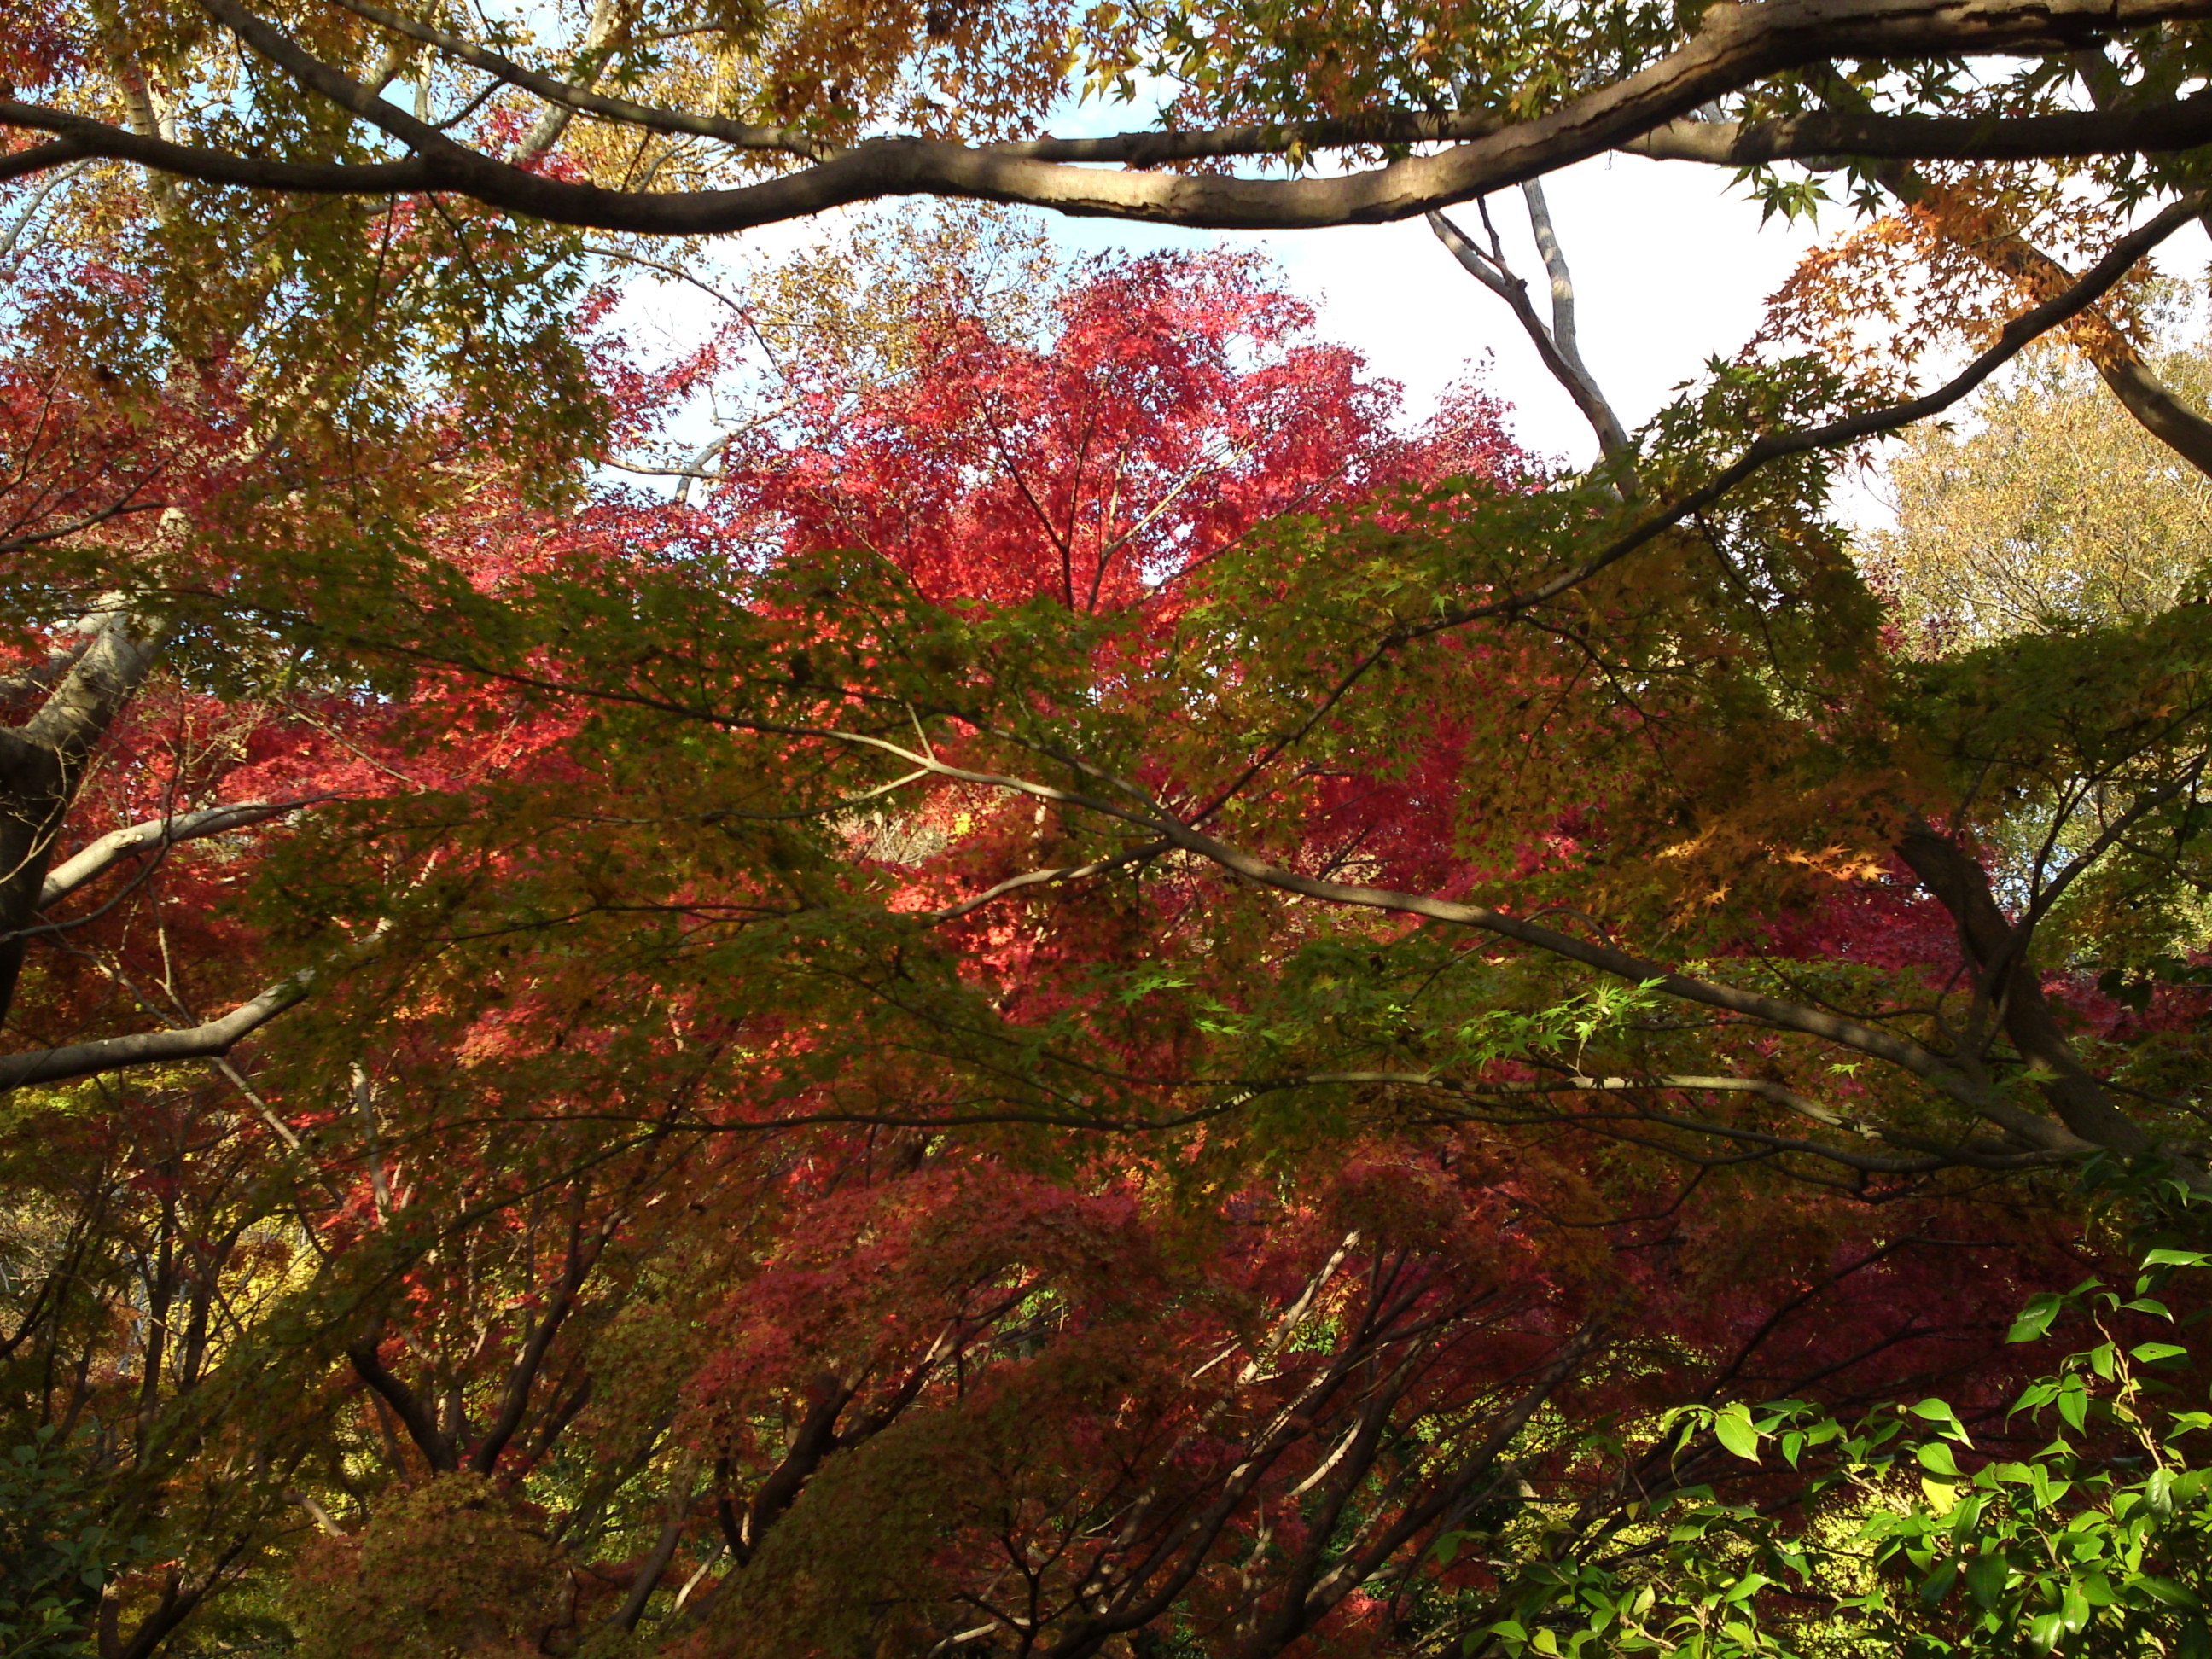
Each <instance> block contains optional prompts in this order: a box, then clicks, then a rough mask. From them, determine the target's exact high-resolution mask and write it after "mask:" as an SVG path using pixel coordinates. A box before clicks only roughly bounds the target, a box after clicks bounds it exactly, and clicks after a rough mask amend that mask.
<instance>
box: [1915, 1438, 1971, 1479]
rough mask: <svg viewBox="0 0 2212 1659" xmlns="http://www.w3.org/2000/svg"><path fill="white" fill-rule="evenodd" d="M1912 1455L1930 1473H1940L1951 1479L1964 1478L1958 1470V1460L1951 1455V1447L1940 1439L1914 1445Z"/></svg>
mask: <svg viewBox="0 0 2212 1659" xmlns="http://www.w3.org/2000/svg"><path fill="white" fill-rule="evenodd" d="M1912 1455H1914V1456H1915V1457H1917V1458H1918V1459H1919V1460H1920V1467H1921V1468H1923V1469H1926V1470H1927V1471H1928V1472H1929V1474H1940V1475H1942V1476H1943V1477H1944V1478H1946V1479H1947V1480H1964V1479H1966V1477H1965V1476H1964V1475H1963V1474H1960V1471H1959V1460H1958V1459H1957V1458H1955V1457H1954V1456H1952V1455H1951V1448H1950V1447H1949V1446H1948V1445H1947V1444H1946V1443H1944V1442H1942V1441H1941V1440H1930V1441H1928V1442H1926V1443H1924V1444H1922V1445H1918V1446H1915V1447H1914V1448H1913V1449H1912Z"/></svg>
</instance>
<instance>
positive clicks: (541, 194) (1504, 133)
mask: <svg viewBox="0 0 2212 1659" xmlns="http://www.w3.org/2000/svg"><path fill="white" fill-rule="evenodd" d="M201 4H202V7H203V9H204V10H206V11H207V12H208V13H209V14H210V15H211V16H212V17H214V18H215V19H216V21H219V22H220V23H222V25H223V26H224V27H227V28H228V29H229V30H230V31H231V33H233V34H234V35H235V36H236V38H237V39H238V40H240V43H241V44H242V45H244V46H246V47H247V48H248V49H249V50H251V51H252V52H254V53H255V54H256V55H258V56H259V57H261V58H264V59H265V60H267V61H268V62H269V63H270V64H273V65H275V66H276V67H277V68H278V69H280V70H283V72H284V73H286V74H288V75H289V76H292V77H293V78H294V79H295V80H296V81H297V82H299V83H300V84H301V86H302V87H304V88H307V90H308V91H309V92H310V93H311V94H313V95H315V96H317V97H319V98H321V99H323V100H326V101H328V102H329V103H331V104H333V105H335V106H337V107H338V108H340V109H343V110H344V111H346V112H349V113H350V114H352V115H353V116H354V117H356V118H357V119H359V120H362V121H364V122H367V123H368V125H371V126H374V127H375V128H377V129H378V130H380V131H382V132H383V133H384V134H385V135H386V137H390V138H392V139H393V140H395V141H396V142H398V143H400V144H402V145H404V147H405V148H407V149H409V150H410V151H411V152H413V158H412V159H411V160H410V161H395V162H389V163H369V164H358V165H349V164H337V165H331V164H324V163H312V162H311V163H302V162H294V161H264V160H262V159H260V158H258V157H248V156H244V155H236V154H234V153H230V152H225V151H219V150H210V149H199V148H196V147H193V146H191V145H185V144H179V143H170V142H168V141H167V140H165V139H162V138H160V137H153V136H149V135H143V134H133V133H129V132H128V131H125V129H122V128H118V127H113V126H110V125H106V124H105V123H102V122H98V121H93V120H89V119H87V118H83V117H81V116H78V115H76V114H74V113H72V112H65V111H61V110H54V109H47V108H43V107H40V106H33V105H29V104H26V103H23V102H21V101H20V100H0V122H4V123H5V124H7V125H13V126H16V127H19V128H27V129H30V130H33V131H47V132H52V133H53V134H55V135H56V137H57V138H58V140H59V141H60V142H58V143H52V144H47V145H44V146H40V147H37V149H36V150H35V151H33V152H25V153H23V155H18V156H16V157H13V158H10V159H9V161H6V162H0V179H4V178H6V177H15V176H21V175H22V174H24V173H31V172H35V171H39V170H40V169H41V168H42V167H52V166H58V165H60V164H62V163H64V162H66V161H73V160H76V159H80V158H82V157H84V156H88V155H107V156H112V157H115V158H117V159H119V160H126V161H137V162H139V163H141V164H143V165H144V166H147V167H153V168H155V169H156V170H158V171H161V172H165V173H171V174H173V175H176V176H179V177H186V178H197V179H204V180H207V181H209V182H212V183H220V184H233V185H249V186H252V187H257V188H261V189H275V190H300V191H350V192H364V191H365V192H368V193H374V194H386V193H391V192H392V191H410V190H435V191H452V192H455V193H459V194H463V195H466V196H470V197H474V198H476V199H477V200H478V201H480V202H483V203H484V204H486V205H488V206H491V207H494V208H497V209H501V210H505V211H508V212H513V213H518V214H522V215H526V216H531V217H534V218H538V219H543V220H547V221H550V222H556V223H562V224H568V225H575V226H580V227H587V228H599V229H605V230H613V231H625V232H634V233H639V234H668V235H712V234H720V233H724V232H728V231H732V230H740V229H744V228H750V227H752V226H757V225H763V224H769V223H774V222H778V221H780V220H786V219H791V218H795V217H799V216H805V215H810V214H814V213H818V212H821V211H823V210H826V209H829V208H832V207H837V206H843V205H848V204H854V203H859V202H863V201H867V200H870V199H872V198H875V197H884V196H910V195H939V196H951V197H969V198H974V199H979V200H987V201H1000V202H1012V203H1025V204H1030V205H1033V206H1037V207H1045V208H1051V209H1054V210H1058V211H1060V212H1063V213H1069V214H1076V215H1090V216H1107V217H1114V218H1125V219H1134V220H1141V221H1147V222H1156V223H1165V224H1179V225H1186V226H1191V227H1194V228H1215V229H1265V228H1282V229H1289V228H1299V227H1304V226H1319V225H1336V224H1373V223H1382V222H1389V221H1393V220H1399V219H1407V218H1414V217H1418V216H1420V215H1422V214H1424V213H1426V212H1428V211H1430V210H1432V209H1435V208H1439V207H1444V206H1449V204H1452V203H1455V202H1461V201H1465V200H1468V199H1469V198H1471V197H1476V196H1480V195H1482V194H1484V193H1485V192H1486V191H1492V190H1496V189H1498V188H1500V187H1502V186H1504V185H1517V184H1520V183H1522V181H1524V180H1526V179H1533V178H1537V177H1540V176H1541V175H1542V174H1544V173H1549V172H1553V171H1555V170H1556V169H1558V168H1560V167H1566V166H1569V165H1571V164H1572V163H1574V162H1576V161H1583V160H1585V159H1587V158H1588V157H1589V156H1592V155H1601V154H1603V153H1605V152H1606V151H1607V150H1611V149H1620V148H1623V147H1626V146H1630V145H1632V144H1633V143H1636V142H1637V141H1638V140H1639V139H1642V138H1644V137H1645V136H1646V135H1647V134H1650V133H1652V132H1653V131H1655V130H1656V129H1661V128H1665V127H1668V125H1669V124H1671V123H1677V122H1680V121H1682V120H1683V119H1684V118H1686V117H1688V116H1690V115H1691V114H1692V112H1694V111H1695V110H1697V109H1698V108H1699V107H1700V106H1703V105H1705V104H1706V103H1708V102H1710V101H1711V100H1714V99H1716V98H1720V97H1724V96H1726V95H1728V94H1730V93H1732V92H1734V91H1736V90H1738V89H1740V88H1742V87H1744V86H1746V85H1747V84H1749V83H1750V82H1753V81H1755V80H1757V79H1759V77H1761V76H1766V75H1771V74H1774V73H1777V72H1781V71H1785V70H1791V69H1795V68H1800V67H1803V66H1805V65H1808V64H1820V63H1826V62H1829V61H1832V60H1833V59H1835V58H1925V57H1950V56H1958V57H1972V56H1981V55H1990V54H1997V53H2008V52H2022V51H2050V50H2062V51H2063V50H2065V49H2068V48H2070V47H2075V46H2081V45H2082V44H2084V43H2086V42H2087V41H2090V40H2094V39H2097V38H2098V37H2100V36H2102V35H2104V34H2106V33H2112V32H2113V31H2117V30H2125V29H2132V28H2140V27H2149V26H2154V25H2156V24H2160V23H2164V22H2171V21H2186V20H2191V19H2198V18H2203V17H2206V16H2212V0H2036V3H2033V4H2031V3H2026V0H1765V3H1754V4H1730V5H1717V6H1713V7H1710V8H1708V9H1706V11H1705V14H1704V18H1703V21H1701V23H1700V24H1699V27H1698V29H1697V31H1696V33H1693V34H1692V36H1691V37H1690V38H1689V39H1688V40H1686V41H1685V42H1684V43H1683V44H1682V46H1680V47H1679V48H1678V49H1676V50H1675V51H1674V52H1671V53H1669V54H1668V56H1666V57H1665V58H1662V59H1660V60H1659V61H1658V62H1656V63H1654V64H1650V65H1648V66H1647V67H1645V68H1644V69H1642V70H1638V71H1636V72H1635V73H1633V74H1631V75H1628V76H1624V77H1623V78H1621V79H1620V80H1619V81H1617V82H1613V83H1612V84H1610V85H1607V86H1604V87H1601V88H1596V89H1595V90H1593V91H1591V92H1589V93H1587V94H1583V96H1581V97H1579V98H1576V99H1574V100H1571V101H1570V102H1568V103H1566V104H1565V105H1564V106H1561V107H1559V109H1556V110H1553V111H1551V112H1548V113H1547V114H1544V115H1541V116H1539V117H1536V118H1534V119H1531V120H1528V121H1522V122H1518V123H1514V124H1511V125H1506V124H1504V121H1503V119H1502V118H1501V117H1499V116H1498V115H1497V114H1495V113H1493V112H1489V111H1469V112H1458V113H1456V114H1453V115H1448V116H1443V117H1435V116H1419V115H1415V114H1413V113H1410V112H1405V113H1395V114H1390V115H1383V116H1377V117H1375V118H1369V119H1366V120H1363V121H1360V122H1357V123H1351V124H1346V126H1345V127H1344V128H1342V129H1340V130H1339V131H1334V132H1331V131H1328V128H1327V127H1326V126H1321V127H1318V128H1316V131H1319V132H1320V134H1321V136H1322V139H1323V141H1324V147H1330V148H1341V147H1344V146H1345V145H1348V144H1359V143H1420V142H1424V141H1425V140H1428V139H1431V138H1434V139H1437V140H1441V141H1443V142H1446V143H1449V145H1450V148H1448V149H1444V150H1443V152H1441V153H1440V154H1436V155H1408V156H1405V157H1402V158H1401V159H1398V160H1395V161H1390V162H1389V163H1387V164H1386V165H1384V166H1383V167H1377V168H1374V169H1371V170H1369V171H1365V172H1360V173H1346V174H1342V175H1338V176H1334V177H1300V178H1293V179H1237V178H1217V177H1210V176H1182V175H1176V174H1166V173H1145V172H1122V173H1109V172H1103V171H1099V170H1097V169H1096V168H1095V167H1085V166H1081V165H1071V164H1070V163H1071V162H1077V161H1085V162H1087V161H1100V160H1109V159H1117V160H1126V161H1132V162H1133V163H1135V162H1138V159H1139V157H1142V158H1144V159H1145V160H1147V161H1151V160H1158V159H1195V158H1198V157H1201V156H1204V155H1224V154H1236V153H1267V154H1274V153H1279V152H1280V151H1281V150H1282V149H1285V147H1287V146H1288V145H1289V144H1290V143H1293V142H1296V141H1297V138H1298V137H1299V136H1300V134H1301V132H1302V131H1304V129H1294V128H1285V129H1280V130H1278V131H1277V132H1276V136H1275V137H1274V139H1273V142H1271V143H1265V144H1264V146H1260V145H1256V144H1255V143H1254V139H1255V138H1256V137H1258V135H1257V134H1255V133H1252V132H1251V131H1250V130H1249V129H1248V130H1245V136H1243V137H1228V136H1225V134H1223V133H1209V134H1198V135H1190V136H1182V135H1174V134H1152V135H1125V136H1124V137H1123V138H1121V139H1120V140H1115V141H1066V140H1042V141H1036V142H1035V143H1030V144H1028V145H1026V146H1020V145H1016V146H1006V147H986V148H970V147H967V146H963V145H960V144H957V143H947V142H944V141H939V140H934V139H926V138H920V137H898V138H884V139H876V140H870V141H867V142H866V143H860V144H857V145H854V147H852V148H851V149H848V150H845V151H842V152H840V153H838V154H836V155H833V156H831V157H829V159H828V160H826V161H821V162H819V163H817V164H816V165H814V166H811V167H805V168H803V169H801V170H799V171H798V172H795V173H788V174H786V175H783V176H781V177H777V178H773V179H766V180H763V181H762V182H760V183H757V184H752V185H741V186H738V187H735V188H726V189H710V190H702V191H671V192H653V191H620V190H609V189H606V188H604V187H602V186H599V185H584V184H572V183H567V182H564V181H562V180H558V179H550V178H546V177H544V176H541V175H539V174H538V173H532V172H531V171H529V170H528V169H526V168H523V167H515V166H513V165H511V164H508V163H506V162H502V161H497V160H495V159H493V158H491V157H489V156H487V155H482V154H479V153H477V152H476V151H473V150H471V149H467V148H466V147H465V146H464V145H461V144H458V143H454V142H453V140H452V139H450V138H448V137H446V136H445V135H444V134H443V133H441V132H439V131H436V130H435V128H433V127H431V126H430V125H428V124H427V123H424V122H421V121H417V120H416V119H414V118H412V117H410V116H407V115H405V114H404V113H402V112H400V111H399V110H398V108H397V107H396V106H392V105H391V104H389V103H387V102H386V101H385V100H383V99H382V98H381V97H380V96H379V95H378V94H376V93H375V92H374V91H373V90H372V89H371V88H368V87H366V86H364V85H362V83H361V82H357V81H355V80H354V79H352V78H351V77H350V76H347V75H345V74H343V72H342V71H340V70H337V69H336V68H334V67H333V66H331V64H327V63H325V62H323V61H322V60H321V59H319V58H315V57H314V56H313V54H311V53H309V52H307V51H306V50H305V49H304V48H302V47H301V46H300V45H299V44H298V43H297V42H296V41H295V40H293V39H292V38H291V37H290V36H289V35H287V34H286V33H283V31H282V30H280V29H278V28H276V27H274V26H273V25H272V24H270V22H269V21H267V20H265V19H264V18H262V17H261V16H259V15H257V14H255V13H253V12H251V11H249V10H247V9H246V8H245V7H243V6H241V5H240V4H238V3H237V0H201ZM570 95H575V96H582V95H585V94H580V93H577V94H570ZM2145 118H2146V117H2145V115H2144V114H2141V113H2132V112H2131V113H2130V114H2128V115H2125V116H2120V117H2106V116H2103V115H2099V116H2096V117H2094V118H2092V119H2093V120H2095V121H2097V122H2099V123H2100V124H2102V125H2100V126H2099V127H2098V128H2097V130H2096V137H2094V140H2093V142H2091V141H2090V140H2089V139H2088V138H2087V136H2086V135H2084V134H2077V135H2076V136H2075V138H2074V142H2075V143H2076V145H2077V146H2078V145H2081V144H2083V143H2087V144H2088V149H2089V153H2095V152H2100V151H2102V150H2105V149H2110V148H2112V146H2113V144H2114V143H2115V142H2116V140H2115V139H2114V137H2112V134H2113V133H2114V132H2116V131H2120V130H2122V129H2123V128H2124V131H2126V134H2127V136H2128V137H2130V139H2134V138H2136V137H2142V136H2143V134H2144V133H2145V132H2146V131H2148V129H2144V128H2142V127H2141V126H2140V125H2130V124H2140V123H2142V122H2143V121H2144V119H2145ZM2034 119H2041V120H2051V119H2063V118H2034ZM2116 123H2117V124H2118V125H2115V124H2116ZM1977 125H1978V124H1977V123H1975V122H1972V121H1969V122H1967V123H1966V126H1968V127H1969V128H1972V127H1976V126H1977ZM1994 130H1995V128H1994V126H1993V127H1992V131H1994ZM1262 131H1266V130H1262ZM1957 137H1958V138H1959V139H1960V140H1962V141H1972V139H1973V137H1974V135H1973V134H1972V132H1961V133H1959V134H1958V135H1957ZM2151 137H2156V135H2155V134H2151ZM1328 140H1334V143H1328V142H1327V141H1328ZM1085 142H1088V143H1090V145H1091V148H1090V149H1072V148H1070V146H1071V145H1073V144H1076V143H1085ZM1308 142H1311V140H1310V139H1309V140H1308ZM2037 142H2038V143H2040V144H2041V145H2042V148H2041V149H2037V150H2035V151H2034V153H2036V154H2050V153H2053V152H2052V150H2051V134H2050V133H2049V132H2047V131H2042V130H2039V132H2038V141H2037ZM2171 142H2172V143H2173V144H2174V145H2175V147H2185V145H2186V144H2187V143H2197V142H2201V140H2199V139H2197V138H2196V137H2193V136H2191V135H2183V136H2177V137H2172V140H2171ZM1105 143H1119V144H1121V146H1122V147H1123V148H1122V150H1121V152H1120V153H1116V152H1115V151H1113V150H1111V149H1103V148H1101V145H1102V144H1105ZM2127 147H2129V148H2134V147H2136V145H2134V144H2133V143H2130V145H2129V146H2127ZM1953 148H1954V149H1955V148H1958V144H1957V143H1954V144H1953ZM1164 149H1165V150H1174V151H1179V152H1180V155H1178V156H1176V157H1164V156H1163V155H1162V152H1163V150H1164ZM33 154H36V155H39V157H40V159H39V161H36V162H34V163H33V162H27V161H26V160H25V156H26V155H33ZM1047 158H1053V159H1047ZM1738 165H1741V163H1738Z"/></svg>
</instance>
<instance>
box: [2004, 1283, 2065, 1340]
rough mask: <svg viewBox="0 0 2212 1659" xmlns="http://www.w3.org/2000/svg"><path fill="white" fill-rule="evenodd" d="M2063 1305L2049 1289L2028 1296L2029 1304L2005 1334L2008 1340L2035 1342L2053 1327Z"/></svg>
mask: <svg viewBox="0 0 2212 1659" xmlns="http://www.w3.org/2000/svg"><path fill="white" fill-rule="evenodd" d="M2061 1305H2063V1304H2061V1302H2060V1300H2059V1298H2058V1297H2056V1296H2054V1295H2052V1294H2051V1292H2050V1291H2039V1292H2037V1293H2036V1294H2035V1295H2033V1296H2032V1297H2028V1299H2027V1306H2026V1307H2025V1308H2023V1309H2021V1312H2020V1317H2019V1318H2017V1319H2015V1320H2014V1321H2013V1322H2012V1329H2011V1330H2009V1331H2008V1332H2007V1333H2006V1334H2005V1340H2006V1341H2008V1342H2033V1341H2034V1340H2036V1339H2037V1338H2038V1337H2039V1336H2041V1335H2043V1334H2044V1333H2045V1332H2046V1331H2048V1330H2049V1329H2050V1328H2051V1322H2052V1321H2053V1320H2055V1319H2057V1317H2058V1310H2059V1308H2060V1307H2061Z"/></svg>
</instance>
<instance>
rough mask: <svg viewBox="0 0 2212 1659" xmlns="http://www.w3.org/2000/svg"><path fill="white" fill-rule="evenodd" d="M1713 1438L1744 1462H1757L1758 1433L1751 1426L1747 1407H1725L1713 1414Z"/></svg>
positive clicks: (1749, 1410)
mask: <svg viewBox="0 0 2212 1659" xmlns="http://www.w3.org/2000/svg"><path fill="white" fill-rule="evenodd" d="M1713 1437H1714V1438H1715V1439H1717V1440H1718V1441H1719V1442H1720V1443H1721V1444H1722V1445H1723V1446H1725V1447H1727V1448H1728V1449H1729V1450H1730V1451H1732V1452H1734V1453H1735V1455H1737V1456H1738V1457H1741V1458H1742V1459H1743V1460H1744V1461H1745V1462H1747V1463H1756V1462H1759V1431H1758V1430H1757V1429H1755V1428H1753V1427H1752V1425H1751V1408H1750V1407H1747V1406H1744V1405H1741V1404H1738V1405H1733V1406H1727V1407H1723V1408H1722V1409H1721V1410H1720V1411H1719V1412H1717V1413H1715V1414H1714V1417H1713Z"/></svg>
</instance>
